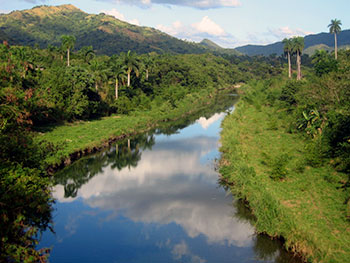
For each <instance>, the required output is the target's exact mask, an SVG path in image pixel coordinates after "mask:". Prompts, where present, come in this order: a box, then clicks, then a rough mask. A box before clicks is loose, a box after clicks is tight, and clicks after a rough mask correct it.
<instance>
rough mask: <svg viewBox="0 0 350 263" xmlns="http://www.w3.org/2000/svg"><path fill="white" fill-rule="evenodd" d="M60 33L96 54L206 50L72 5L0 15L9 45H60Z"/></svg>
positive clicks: (0, 31) (0, 35)
mask: <svg viewBox="0 0 350 263" xmlns="http://www.w3.org/2000/svg"><path fill="white" fill-rule="evenodd" d="M62 35H74V36H75V37H76V39H77V41H76V48H77V49H80V48H81V47H83V46H93V48H94V50H95V51H96V53H98V54H106V55H112V54H115V53H120V52H122V51H123V52H126V51H128V50H133V51H136V52H137V53H148V52H152V51H154V52H158V53H164V52H166V53H180V54H182V53H204V52H208V51H209V50H210V49H208V48H207V47H204V46H202V45H199V44H198V43H191V42H188V41H182V40H180V39H177V38H175V37H172V36H169V35H167V34H165V33H163V32H161V31H159V30H156V29H154V28H150V27H140V26H136V25H132V24H129V23H126V22H123V21H120V20H118V19H116V18H115V17H113V16H109V15H106V14H103V13H101V14H98V15H94V14H87V13H85V12H83V11H82V10H80V9H78V8H76V7H75V6H73V5H61V6H46V5H44V6H37V7H34V8H32V9H30V10H23V11H13V12H11V13H10V14H0V41H1V42H2V41H3V40H7V41H8V42H9V44H13V45H31V46H33V45H35V44H38V45H39V46H40V47H41V48H45V47H47V46H48V45H54V46H60V44H61V36H62Z"/></svg>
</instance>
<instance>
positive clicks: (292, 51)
mask: <svg viewBox="0 0 350 263" xmlns="http://www.w3.org/2000/svg"><path fill="white" fill-rule="evenodd" d="M341 24H342V23H341V21H340V20H338V19H332V20H331V23H330V24H329V25H328V27H329V33H331V34H334V57H335V60H337V58H338V44H337V34H339V33H340V31H341V27H340V26H341ZM282 43H283V50H284V54H285V55H286V56H287V59H288V77H289V78H292V65H291V56H292V55H296V64H297V80H301V77H302V75H301V54H302V52H303V50H304V47H305V43H304V38H303V37H293V38H285V39H283V40H282ZM320 52H321V53H320ZM317 56H324V55H323V54H322V51H319V50H317V51H316V57H317ZM316 60H317V58H316ZM314 62H315V56H314Z"/></svg>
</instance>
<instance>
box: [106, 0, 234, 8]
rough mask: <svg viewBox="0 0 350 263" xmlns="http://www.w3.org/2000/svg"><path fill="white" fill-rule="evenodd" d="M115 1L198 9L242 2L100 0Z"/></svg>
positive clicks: (209, 0)
mask: <svg viewBox="0 0 350 263" xmlns="http://www.w3.org/2000/svg"><path fill="white" fill-rule="evenodd" d="M100 1H106V2H114V3H124V4H129V5H139V6H142V7H150V6H151V5H152V4H164V5H177V6H188V7H192V8H197V9H212V8H222V7H238V6H241V2H240V1H238V0H218V1H217V0H177V1H174V0H100Z"/></svg>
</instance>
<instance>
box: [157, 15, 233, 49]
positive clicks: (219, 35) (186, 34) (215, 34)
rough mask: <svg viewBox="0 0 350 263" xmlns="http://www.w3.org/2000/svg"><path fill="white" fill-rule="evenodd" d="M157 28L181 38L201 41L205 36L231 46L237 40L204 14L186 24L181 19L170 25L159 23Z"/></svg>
mask: <svg viewBox="0 0 350 263" xmlns="http://www.w3.org/2000/svg"><path fill="white" fill-rule="evenodd" d="M156 28H157V29H159V30H161V31H163V32H165V33H167V34H169V35H172V36H174V37H177V38H180V39H186V40H189V41H195V42H199V41H202V40H203V39H204V38H210V39H211V40H213V41H214V42H217V43H218V44H219V45H222V44H223V45H224V46H231V47H232V44H233V42H235V37H233V36H231V35H230V34H228V33H227V32H225V30H224V29H223V28H222V27H221V26H220V25H218V24H217V23H215V22H214V21H213V20H211V19H210V18H209V17H208V16H204V17H203V18H202V19H201V20H200V21H199V22H196V23H192V24H190V25H185V24H183V23H182V22H181V21H175V22H173V23H172V24H171V25H170V26H167V25H162V24H159V25H157V26H156Z"/></svg>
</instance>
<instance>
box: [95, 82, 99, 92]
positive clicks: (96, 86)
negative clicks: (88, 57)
mask: <svg viewBox="0 0 350 263" xmlns="http://www.w3.org/2000/svg"><path fill="white" fill-rule="evenodd" d="M95 89H96V92H97V91H98V83H97V81H95Z"/></svg>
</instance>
